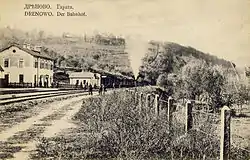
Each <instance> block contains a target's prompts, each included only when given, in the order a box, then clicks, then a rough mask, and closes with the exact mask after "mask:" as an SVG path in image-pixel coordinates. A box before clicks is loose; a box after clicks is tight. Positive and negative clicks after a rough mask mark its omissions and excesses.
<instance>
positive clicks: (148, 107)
mask: <svg viewBox="0 0 250 160" xmlns="http://www.w3.org/2000/svg"><path fill="white" fill-rule="evenodd" d="M150 96H151V94H147V95H146V107H145V111H146V117H147V121H148V120H149V117H150V116H149V115H150Z"/></svg>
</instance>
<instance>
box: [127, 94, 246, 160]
mask: <svg viewBox="0 0 250 160" xmlns="http://www.w3.org/2000/svg"><path fill="white" fill-rule="evenodd" d="M132 93H133V91H132ZM134 95H135V100H136V101H137V102H138V105H139V107H140V108H141V109H143V108H144V109H145V107H146V110H147V114H150V115H155V117H162V116H165V117H167V123H168V124H169V132H171V135H172V136H173V142H174V141H175V140H178V139H180V137H183V136H186V135H188V134H192V135H193V138H194V139H193V140H194V144H199V145H200V148H201V150H200V152H202V153H203V152H204V156H205V157H206V156H208V157H209V156H213V157H216V159H228V158H229V157H230V154H231V155H233V156H236V155H235V154H236V153H237V154H239V157H241V158H243V157H246V156H248V155H249V157H250V150H249V148H243V147H241V146H239V144H236V143H235V142H234V140H233V141H232V139H234V138H233V137H232V135H231V133H230V130H231V128H230V122H231V110H230V109H229V108H228V107H227V106H225V107H223V109H222V110H221V111H220V113H214V112H212V110H211V106H209V104H208V103H207V102H202V101H195V100H185V101H183V100H182V101H178V100H174V99H173V98H171V97H164V96H159V95H158V94H155V93H137V92H135V93H134ZM183 102H184V103H183ZM146 116H147V115H146ZM204 140H205V141H206V142H204ZM196 148H199V147H197V146H196ZM204 150H205V151H204ZM210 151H213V153H210ZM239 151H240V153H239ZM205 153H206V154H205ZM211 154H213V155H211ZM203 159H204V157H203ZM205 159H206V158H205Z"/></svg>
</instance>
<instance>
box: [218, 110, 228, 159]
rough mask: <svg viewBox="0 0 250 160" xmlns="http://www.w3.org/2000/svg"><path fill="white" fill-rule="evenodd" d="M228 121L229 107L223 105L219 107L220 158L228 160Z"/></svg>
mask: <svg viewBox="0 0 250 160" xmlns="http://www.w3.org/2000/svg"><path fill="white" fill-rule="evenodd" d="M230 121H231V109H230V108H229V107H228V106H224V107H223V108H222V109H221V133H220V134H221V139H220V160H228V159H229V158H230V157H229V156H230Z"/></svg>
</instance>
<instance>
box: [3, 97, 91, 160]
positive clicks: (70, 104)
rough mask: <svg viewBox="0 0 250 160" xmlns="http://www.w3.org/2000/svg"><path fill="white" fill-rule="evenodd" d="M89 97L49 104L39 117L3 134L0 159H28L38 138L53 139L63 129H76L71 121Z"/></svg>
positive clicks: (29, 119) (32, 118) (34, 117)
mask: <svg viewBox="0 0 250 160" xmlns="http://www.w3.org/2000/svg"><path fill="white" fill-rule="evenodd" d="M87 97H89V96H80V97H75V98H70V99H67V100H62V101H59V102H53V103H50V104H47V105H48V107H46V109H44V110H42V111H41V112H40V113H39V114H38V115H37V116H33V117H31V118H28V119H26V121H25V122H22V123H20V124H18V125H15V126H13V127H12V128H10V129H7V130H6V131H4V132H3V133H1V134H0V142H1V143H0V159H1V158H3V159H5V158H6V159H7V158H8V159H9V158H11V157H12V159H18V160H20V159H22V160H23V159H28V157H29V154H30V152H31V151H32V150H34V149H35V146H36V139H37V138H38V137H40V136H44V137H52V136H55V135H56V134H57V133H59V132H60V131H62V130H63V129H67V128H72V127H74V126H73V124H72V123H70V119H71V118H72V116H73V115H74V114H75V113H77V112H78V111H79V109H80V108H81V104H82V99H83V98H87ZM13 156H14V158H13Z"/></svg>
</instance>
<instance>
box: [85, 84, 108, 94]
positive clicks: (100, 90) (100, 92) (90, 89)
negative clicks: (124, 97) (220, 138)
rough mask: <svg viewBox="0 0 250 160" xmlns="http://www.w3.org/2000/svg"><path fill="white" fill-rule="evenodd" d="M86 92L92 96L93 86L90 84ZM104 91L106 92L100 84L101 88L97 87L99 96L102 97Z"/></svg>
mask: <svg viewBox="0 0 250 160" xmlns="http://www.w3.org/2000/svg"><path fill="white" fill-rule="evenodd" d="M88 89H89V90H88V91H89V95H93V86H92V85H91V84H90V85H89V86H88ZM105 91H106V88H105V86H104V84H101V86H100V87H99V91H98V92H99V95H102V94H104V93H105Z"/></svg>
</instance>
